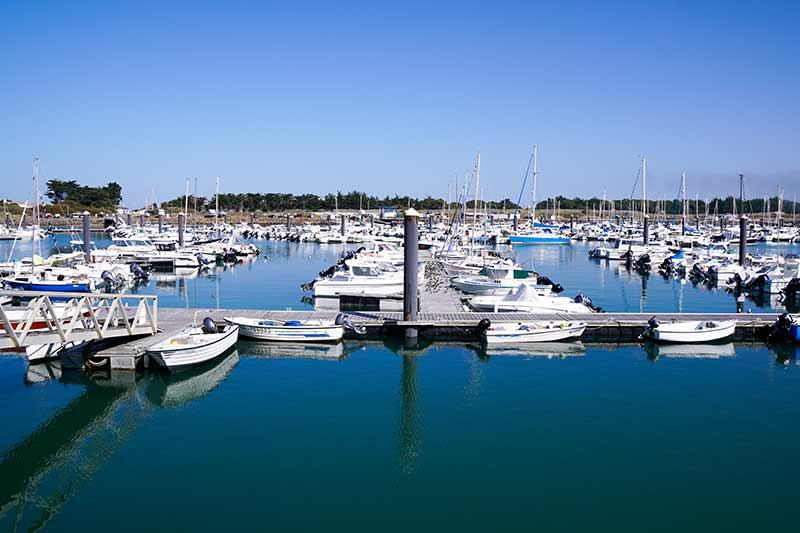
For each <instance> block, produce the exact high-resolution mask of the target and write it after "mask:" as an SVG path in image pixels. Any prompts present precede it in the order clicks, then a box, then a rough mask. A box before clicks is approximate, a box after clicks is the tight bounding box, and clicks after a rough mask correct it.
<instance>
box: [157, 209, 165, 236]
mask: <svg viewBox="0 0 800 533" xmlns="http://www.w3.org/2000/svg"><path fill="white" fill-rule="evenodd" d="M158 232H159V233H164V215H162V214H161V213H159V214H158Z"/></svg>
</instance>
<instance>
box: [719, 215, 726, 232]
mask: <svg viewBox="0 0 800 533" xmlns="http://www.w3.org/2000/svg"><path fill="white" fill-rule="evenodd" d="M723 231H725V217H724V216H722V215H720V216H719V232H720V233H722V232H723Z"/></svg>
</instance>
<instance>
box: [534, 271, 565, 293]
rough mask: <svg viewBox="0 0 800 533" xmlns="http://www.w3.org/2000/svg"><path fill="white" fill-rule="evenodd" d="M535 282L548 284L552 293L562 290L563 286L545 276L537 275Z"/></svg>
mask: <svg viewBox="0 0 800 533" xmlns="http://www.w3.org/2000/svg"><path fill="white" fill-rule="evenodd" d="M537 283H538V284H539V285H550V291H551V292H553V293H554V294H558V293H560V292H564V287H562V286H561V284H560V283H553V280H551V279H550V278H548V277H547V276H538V275H537Z"/></svg>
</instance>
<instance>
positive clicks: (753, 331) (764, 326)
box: [96, 308, 778, 369]
mask: <svg viewBox="0 0 800 533" xmlns="http://www.w3.org/2000/svg"><path fill="white" fill-rule="evenodd" d="M338 314H340V313H339V312H337V311H293V310H259V309H193V308H182V309H169V308H161V309H159V327H160V328H161V333H159V334H158V335H155V336H150V337H143V338H142V337H140V338H137V339H135V340H131V341H130V342H126V343H122V344H119V345H117V346H114V347H111V348H107V349H105V350H102V351H100V352H97V354H96V356H97V357H108V358H111V359H112V367H113V368H117V369H133V368H135V367H136V366H137V364H139V360H140V359H141V358H142V356H143V355H144V352H145V351H146V350H147V348H148V347H149V346H152V345H153V344H155V343H157V342H160V341H161V340H163V339H164V338H166V337H168V336H170V335H173V334H175V333H177V332H178V331H180V330H181V329H183V328H185V327H186V326H189V325H191V324H192V323H193V321H195V319H196V323H198V324H199V323H201V322H202V320H203V318H205V317H207V316H208V317H211V318H213V319H214V320H215V321H217V322H223V321H224V318H225V317H233V316H238V317H248V318H263V319H271V320H310V319H322V320H333V319H335V318H336V316H337V315H338ZM346 314H347V315H348V316H349V317H350V319H351V320H352V321H353V322H354V323H356V324H359V325H363V326H365V327H366V328H367V334H366V338H370V339H378V338H383V337H385V336H391V335H398V334H401V333H402V332H403V330H404V329H405V328H407V327H415V328H418V329H419V331H420V335H421V336H423V337H427V338H429V339H433V340H439V341H469V340H475V339H477V338H478V336H479V333H478V330H477V325H478V322H479V321H480V320H482V319H489V320H491V321H492V322H530V321H536V320H557V321H565V322H571V321H582V322H586V323H587V329H586V332H585V333H584V335H583V337H582V339H583V340H584V341H587V342H606V343H626V342H636V341H637V340H638V337H639V335H640V334H641V333H642V331H643V330H644V328H645V327H646V325H647V321H648V320H649V319H650V317H652V316H654V315H655V316H657V317H658V319H659V320H660V321H661V322H669V321H671V320H713V321H722V320H736V321H737V328H736V334H735V336H734V340H736V341H744V340H747V341H752V340H763V339H765V338H766V336H767V334H768V332H769V328H770V327H771V326H772V324H773V323H774V322H775V319H776V318H777V317H778V315H777V314H776V313H759V314H735V313H586V314H569V315H567V314H531V313H473V312H466V311H459V312H445V313H441V312H426V311H425V310H423V311H422V312H421V313H420V314H419V316H418V320H416V321H414V322H406V321H403V315H402V313H391V312H351V313H346ZM352 335H355V334H352ZM348 336H350V335H348Z"/></svg>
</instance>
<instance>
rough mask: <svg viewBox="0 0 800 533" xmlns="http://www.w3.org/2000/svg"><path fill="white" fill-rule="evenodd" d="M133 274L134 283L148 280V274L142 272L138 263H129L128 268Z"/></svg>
mask: <svg viewBox="0 0 800 533" xmlns="http://www.w3.org/2000/svg"><path fill="white" fill-rule="evenodd" d="M128 269H129V270H130V271H131V274H133V277H134V279H135V280H136V281H147V280H148V279H150V274H148V273H147V272H145V271H144V269H142V267H140V266H139V263H131V266H130V267H128Z"/></svg>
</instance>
